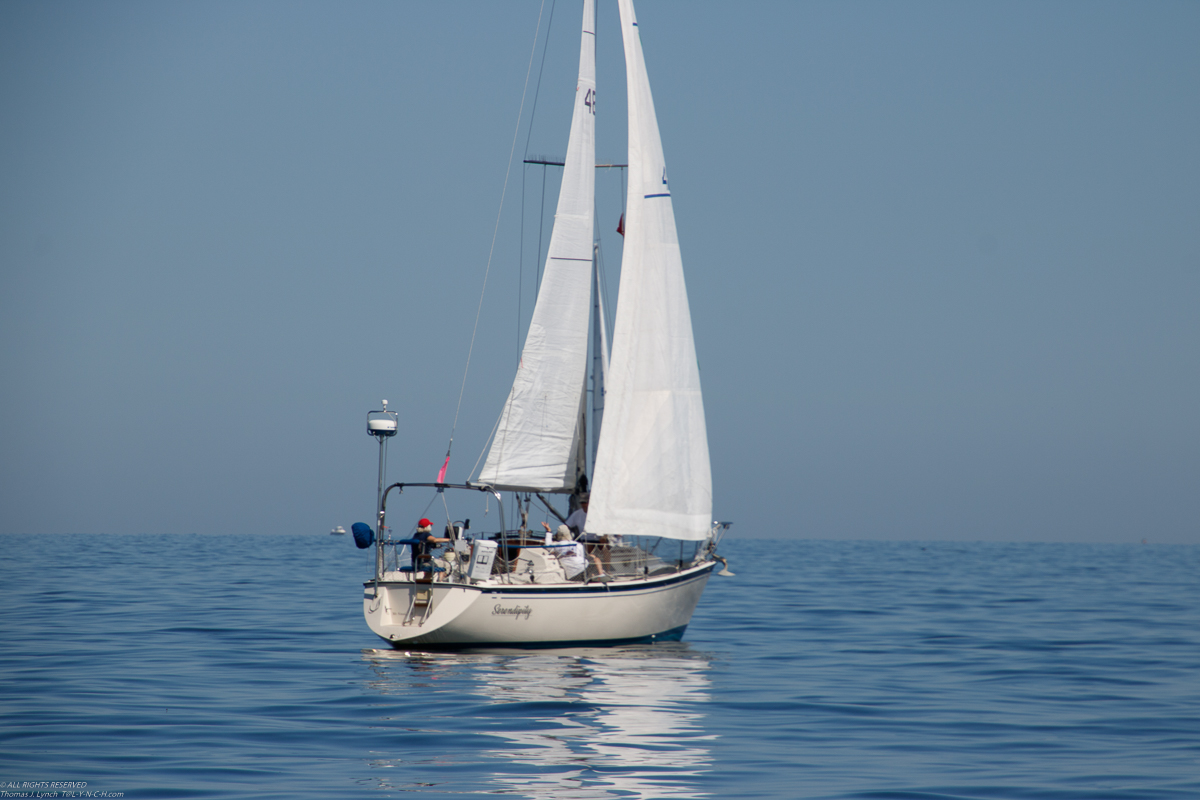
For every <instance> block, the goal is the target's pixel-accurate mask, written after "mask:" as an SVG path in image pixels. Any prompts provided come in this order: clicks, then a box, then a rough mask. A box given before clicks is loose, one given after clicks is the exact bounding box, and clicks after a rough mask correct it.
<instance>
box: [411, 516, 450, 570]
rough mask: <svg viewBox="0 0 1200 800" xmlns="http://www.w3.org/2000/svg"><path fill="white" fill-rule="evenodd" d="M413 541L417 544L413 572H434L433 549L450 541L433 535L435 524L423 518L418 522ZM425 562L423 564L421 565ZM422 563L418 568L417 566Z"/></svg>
mask: <svg viewBox="0 0 1200 800" xmlns="http://www.w3.org/2000/svg"><path fill="white" fill-rule="evenodd" d="M413 539H415V540H416V541H417V544H414V545H413V546H412V565H413V571H414V572H415V571H416V570H417V569H422V570H428V571H430V572H431V573H432V571H433V548H435V547H437V546H438V545H443V544H446V543H447V542H449V541H450V540H449V539H440V538H438V537H437V536H434V535H433V523H432V522H430V521H429V520H427V519H425V518H424V517H422V518H421V519H419V520H418V521H417V532H416V533H415V534H413ZM421 562H423V563H421ZM418 563H421V566H420V567H419V568H418V566H417V564H418Z"/></svg>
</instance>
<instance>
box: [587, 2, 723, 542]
mask: <svg viewBox="0 0 1200 800" xmlns="http://www.w3.org/2000/svg"><path fill="white" fill-rule="evenodd" d="M619 6H620V11H621V32H622V36H623V39H624V43H625V74H626V81H627V84H628V95H629V190H628V195H627V197H626V207H625V246H624V251H623V255H622V260H621V286H620V294H619V296H618V297H619V299H618V302H617V316H616V322H615V323H614V326H613V351H612V357H611V359H610V363H609V374H608V386H607V393H606V397H605V409H604V428H603V430H602V431H601V432H600V446H599V452H598V453H597V457H596V470H595V475H594V476H593V480H592V493H591V505H590V508H589V510H588V515H587V523H586V528H587V530H588V531H589V532H595V533H601V534H619V535H633V536H666V537H670V538H674V539H689V540H702V539H704V538H705V537H707V536H708V534H709V531H710V529H711V527H712V475H711V471H710V467H709V459H708V434H707V432H706V430H705V425H704V403H703V400H702V399H701V396H700V370H699V367H698V366H697V363H696V347H695V343H694V341H693V339H692V320H691V313H690V311H689V310H688V301H687V289H686V287H685V286H684V281H683V261H682V259H681V257H680V252H679V237H678V235H677V234H676V231H675V212H674V211H673V209H672V207H671V192H670V188H669V186H668V184H667V170H666V162H665V161H664V159H663V152H662V141H661V139H660V138H659V132H658V120H657V118H656V117H655V114H654V100H653V98H652V97H651V95H650V83H649V80H648V78H647V76H646V63H645V60H644V58H643V56H642V45H641V39H640V36H639V33H638V27H637V20H636V18H635V16H634V11H633V3H632V0H620V3H619Z"/></svg>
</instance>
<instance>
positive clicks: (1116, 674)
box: [0, 535, 1200, 800]
mask: <svg viewBox="0 0 1200 800" xmlns="http://www.w3.org/2000/svg"><path fill="white" fill-rule="evenodd" d="M0 548H2V558H0V598H2V600H0V791H2V792H7V793H8V796H21V795H22V794H25V793H27V794H28V796H31V797H32V796H37V794H38V792H41V793H43V794H44V796H55V794H56V795H57V796H58V797H70V796H74V797H82V796H89V795H88V793H91V794H90V796H93V797H99V796H110V797H113V796H123V797H126V798H207V797H220V798H227V797H236V798H287V800H296V799H297V798H353V797H371V798H376V797H413V796H416V797H430V798H443V797H444V798H449V797H461V796H463V795H504V796H512V797H527V798H543V797H546V798H549V797H554V798H561V797H570V798H624V797H632V798H709V797H711V798H938V799H939V800H941V799H943V798H1052V799H1053V800H1068V799H1070V800H1074V799H1075V798H1079V799H1080V800H1083V799H1085V798H1086V799H1087V800H1097V799H1100V798H1137V800H1143V799H1147V798H1196V797H1200V547H1196V546H1166V545H1068V544H978V543H973V544H956V543H910V542H906V543H882V542H823V541H809V540H798V541H762V540H748V539H738V538H737V537H736V536H730V537H729V538H728V539H727V540H726V544H725V546H724V547H723V548H722V552H723V553H724V554H725V555H727V556H728V557H729V559H730V568H731V569H732V570H733V571H734V572H735V573H736V577H732V578H721V577H716V576H714V577H713V579H712V580H711V581H710V583H709V587H708V590H707V591H706V593H705V595H704V597H703V599H702V600H701V602H700V607H699V609H698V610H697V611H696V615H695V617H693V619H692V624H691V626H690V627H689V629H688V631H687V634H686V636H685V637H684V641H683V642H681V643H670V644H659V645H646V646H635V647H618V648H609V649H604V648H587V649H572V650H535V651H520V650H513V651H494V652H473V653H420V652H404V651H392V650H390V649H386V648H385V647H384V644H383V642H382V641H381V640H379V639H377V638H376V637H375V636H374V635H373V634H371V633H370V631H369V630H368V629H367V627H366V625H365V624H364V622H363V619H362V607H361V597H362V592H361V583H362V581H363V580H364V579H365V578H366V577H367V576H368V559H369V556H368V555H366V554H365V553H364V552H360V551H357V550H356V549H355V548H354V545H353V542H352V540H351V538H350V537H349V536H345V537H334V536H327V535H322V536H315V535H314V536H291V537H283V536H279V537H274V536H242V537H235V536H216V535H213V536H205V535H191V536H189V535H167V536H150V535H116V536H84V535H71V536H57V537H49V536H36V537H35V536H12V535H10V536H0ZM53 782H71V783H73V784H75V785H74V786H73V787H70V788H64V787H62V786H58V787H55V786H52V783H53ZM84 784H85V785H84ZM22 785H26V788H24V789H22V788H21V787H22ZM31 787H32V788H31Z"/></svg>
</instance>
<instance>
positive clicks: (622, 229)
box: [617, 213, 625, 236]
mask: <svg viewBox="0 0 1200 800" xmlns="http://www.w3.org/2000/svg"><path fill="white" fill-rule="evenodd" d="M617 233H619V234H621V235H622V236H624V235H625V214H624V213H622V214H621V221H620V222H618V223H617Z"/></svg>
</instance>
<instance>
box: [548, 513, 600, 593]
mask: <svg viewBox="0 0 1200 800" xmlns="http://www.w3.org/2000/svg"><path fill="white" fill-rule="evenodd" d="M554 540H555V541H556V542H559V543H560V544H562V543H569V544H568V546H566V547H561V546H560V547H557V548H555V550H556V551H557V552H556V553H555V554H556V555H557V556H558V563H560V564H562V568H563V571H564V572H565V573H566V574H567V580H571V581H577V580H583V578H584V574H585V572H586V570H587V566H588V559H589V558H590V559H591V562H592V564H593V566H594V567H595V571H596V574H597V575H603V574H604V569H603V568H602V567H601V566H600V560H599V559H598V558H596V557H595V556H586V557H585V555H584V551H583V545H581V544H580V543H579V542H573V541H571V529H570V528H568V527H567V526H566V525H559V526H558V532H557V533H555V534H554Z"/></svg>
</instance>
